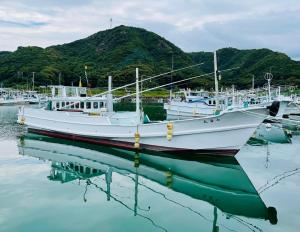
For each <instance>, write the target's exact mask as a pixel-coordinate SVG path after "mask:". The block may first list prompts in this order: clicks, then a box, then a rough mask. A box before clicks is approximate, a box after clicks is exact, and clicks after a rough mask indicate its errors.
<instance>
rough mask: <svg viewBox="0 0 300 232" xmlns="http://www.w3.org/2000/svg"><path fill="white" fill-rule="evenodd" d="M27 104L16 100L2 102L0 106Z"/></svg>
mask: <svg viewBox="0 0 300 232" xmlns="http://www.w3.org/2000/svg"><path fill="white" fill-rule="evenodd" d="M25 104H27V102H26V101H22V100H20V101H18V100H4V101H3V100H2V101H0V106H12V105H25Z"/></svg>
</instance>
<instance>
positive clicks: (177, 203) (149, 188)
mask: <svg viewBox="0 0 300 232" xmlns="http://www.w3.org/2000/svg"><path fill="white" fill-rule="evenodd" d="M127 176H128V177H129V178H130V179H132V180H133V181H134V178H133V177H131V176H129V175H127ZM139 185H141V186H143V187H144V188H147V189H148V190H150V191H152V192H154V193H156V194H158V195H161V196H162V197H163V198H164V199H165V200H167V201H170V202H172V203H174V204H176V205H179V206H181V207H183V208H185V209H188V210H189V211H191V212H193V213H195V214H197V215H199V216H200V217H202V218H203V219H204V220H206V221H208V222H213V220H211V219H209V218H207V217H205V216H204V215H202V214H201V213H200V212H198V211H196V210H194V209H192V208H191V207H189V206H186V205H183V204H181V203H179V202H177V201H174V200H172V199H170V198H168V197H167V196H166V194H164V193H162V192H159V191H156V190H154V189H153V188H151V187H149V186H147V185H145V184H142V183H139ZM218 225H219V226H222V227H223V228H225V229H227V230H229V231H233V232H237V231H236V230H234V229H231V228H229V227H227V226H225V225H224V224H221V223H218Z"/></svg>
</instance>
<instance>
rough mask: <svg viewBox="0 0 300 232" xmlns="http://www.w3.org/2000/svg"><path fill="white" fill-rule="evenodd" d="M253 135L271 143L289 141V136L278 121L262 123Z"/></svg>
mask: <svg viewBox="0 0 300 232" xmlns="http://www.w3.org/2000/svg"><path fill="white" fill-rule="evenodd" d="M253 137H254V138H255V139H259V140H263V141H266V142H272V143H291V138H290V136H289V135H288V134H287V132H286V131H285V129H283V128H282V126H281V124H279V123H262V124H260V125H259V127H258V128H257V130H256V131H255V133H254V135H253Z"/></svg>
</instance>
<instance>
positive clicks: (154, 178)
mask: <svg viewBox="0 0 300 232" xmlns="http://www.w3.org/2000/svg"><path fill="white" fill-rule="evenodd" d="M19 152H20V154H21V155H26V156H32V157H36V158H39V159H42V160H49V161H50V162H51V168H52V169H51V172H50V175H49V176H48V178H49V180H51V181H59V182H62V183H67V182H70V181H74V180H76V179H78V180H80V181H85V192H84V196H83V199H84V201H86V200H87V197H86V193H87V190H88V187H89V186H94V187H97V188H98V189H100V190H101V191H103V192H104V193H106V194H107V200H110V199H113V200H115V201H117V202H119V203H120V204H122V205H123V206H125V207H127V208H128V209H130V210H132V211H133V213H134V215H139V216H143V215H141V214H139V212H138V211H139V210H140V208H139V207H138V188H139V186H141V185H142V186H143V187H146V188H148V189H150V190H152V191H154V192H156V193H158V194H160V192H159V191H157V190H155V189H153V188H152V187H149V186H147V183H148V182H149V181H151V182H156V183H159V184H160V185H163V186H167V187H168V188H170V189H172V190H173V191H175V192H180V193H182V194H185V195H188V196H190V197H192V198H194V199H198V200H201V201H205V202H208V203H209V204H211V205H212V206H213V207H214V220H213V231H217V229H218V225H217V216H218V215H217V208H218V209H219V210H221V211H222V213H224V214H225V215H226V217H227V218H236V219H237V220H243V219H241V218H239V217H238V216H244V217H247V218H257V219H265V220H268V221H269V222H270V223H271V224H276V223H277V212H276V209H275V208H274V207H267V206H266V205H265V203H264V202H263V200H262V199H261V197H260V196H259V194H258V192H257V191H256V189H255V187H254V186H253V185H252V183H251V181H250V180H249V178H248V176H247V174H246V173H245V172H244V171H243V169H242V167H241V166H240V165H239V163H238V162H237V160H236V159H235V158H234V157H201V158H199V157H198V158H196V159H195V157H192V158H191V159H187V157H188V156H187V155H186V154H185V157H184V158H183V157H174V154H172V156H171V155H170V156H168V155H167V154H166V153H163V154H160V153H151V154H150V153H147V154H146V153H135V152H133V151H127V150H121V149H115V148H107V147H99V146H93V145H85V144H80V143H75V142H71V141H65V140H59V139H55V138H50V137H41V136H39V135H34V134H27V135H26V136H24V137H22V138H20V140H19ZM113 173H118V174H120V175H124V176H127V177H129V178H131V179H132V180H133V181H134V186H135V189H134V190H135V193H134V205H133V206H132V207H130V206H128V205H126V204H125V203H123V202H122V200H121V199H122V198H121V199H120V198H119V199H118V198H117V197H116V195H115V194H113V193H112V192H111V190H110V185H111V183H112V181H114V180H113V178H112V177H113ZM95 176H102V177H103V178H104V179H105V182H106V183H105V185H106V186H105V185H99V184H96V183H95V182H94V178H93V177H95ZM139 177H143V178H145V179H147V181H146V182H145V181H143V182H141V181H140V182H139ZM119 194H120V193H119ZM165 199H166V200H169V199H167V198H165ZM172 201H173V200H172ZM173 203H175V204H181V203H178V202H176V201H173ZM149 210H150V209H149ZM149 220H151V219H149ZM153 223H154V222H153ZM243 223H246V222H244V221H243ZM158 227H159V226H158ZM162 229H163V228H162ZM163 230H164V229H163Z"/></svg>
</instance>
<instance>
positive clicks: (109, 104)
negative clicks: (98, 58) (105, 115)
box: [107, 76, 113, 112]
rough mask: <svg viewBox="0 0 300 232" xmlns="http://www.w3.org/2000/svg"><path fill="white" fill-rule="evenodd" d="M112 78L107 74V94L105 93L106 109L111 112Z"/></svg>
mask: <svg viewBox="0 0 300 232" xmlns="http://www.w3.org/2000/svg"><path fill="white" fill-rule="evenodd" d="M111 90H112V78H111V76H108V94H107V111H108V112H113V98H112V91H111Z"/></svg>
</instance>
